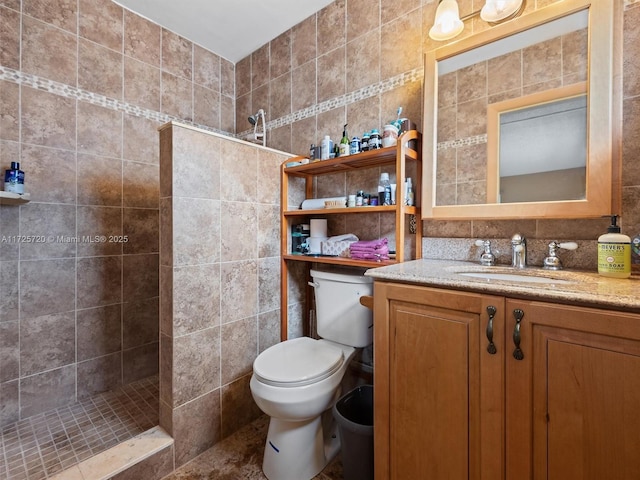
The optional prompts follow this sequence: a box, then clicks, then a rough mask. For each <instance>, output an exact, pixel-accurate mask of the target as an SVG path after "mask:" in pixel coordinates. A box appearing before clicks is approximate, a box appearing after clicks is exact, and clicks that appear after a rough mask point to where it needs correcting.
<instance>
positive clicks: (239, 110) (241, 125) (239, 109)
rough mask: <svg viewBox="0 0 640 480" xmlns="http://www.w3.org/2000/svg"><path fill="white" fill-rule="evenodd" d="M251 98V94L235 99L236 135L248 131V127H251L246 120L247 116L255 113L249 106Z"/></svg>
mask: <svg viewBox="0 0 640 480" xmlns="http://www.w3.org/2000/svg"><path fill="white" fill-rule="evenodd" d="M251 97H252V96H251V93H248V94H247V95H244V96H242V97H238V98H236V108H235V114H236V119H235V121H236V133H238V132H242V131H244V130H249V127H251V124H249V122H248V121H247V118H249V115H253V114H254V113H256V112H255V111H254V110H253V108H252V105H251Z"/></svg>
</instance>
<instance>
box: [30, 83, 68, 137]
mask: <svg viewBox="0 0 640 480" xmlns="http://www.w3.org/2000/svg"><path fill="white" fill-rule="evenodd" d="M74 82H75V80H74ZM21 103H22V112H21V119H22V122H21V123H22V141H23V142H24V143H30V144H35V145H43V146H47V147H54V148H62V149H65V150H74V149H75V148H76V101H75V100H73V99H70V98H64V97H60V96H58V95H54V94H52V93H47V92H42V91H39V90H35V89H33V88H29V87H25V86H22V87H21Z"/></svg>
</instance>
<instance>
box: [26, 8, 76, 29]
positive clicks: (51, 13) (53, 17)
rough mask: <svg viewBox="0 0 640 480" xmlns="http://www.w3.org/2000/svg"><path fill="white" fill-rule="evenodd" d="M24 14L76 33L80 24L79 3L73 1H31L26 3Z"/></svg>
mask: <svg viewBox="0 0 640 480" xmlns="http://www.w3.org/2000/svg"><path fill="white" fill-rule="evenodd" d="M23 12H24V13H25V14H27V15H29V16H31V17H34V18H37V19H38V20H42V21H43V22H45V23H49V24H51V25H54V26H56V27H60V28H62V29H63V30H67V31H68V32H71V33H74V34H75V33H76V31H77V23H78V17H77V15H78V8H77V3H76V2H75V1H72V0H56V1H53V2H48V1H45V0H30V1H26V2H24V9H23Z"/></svg>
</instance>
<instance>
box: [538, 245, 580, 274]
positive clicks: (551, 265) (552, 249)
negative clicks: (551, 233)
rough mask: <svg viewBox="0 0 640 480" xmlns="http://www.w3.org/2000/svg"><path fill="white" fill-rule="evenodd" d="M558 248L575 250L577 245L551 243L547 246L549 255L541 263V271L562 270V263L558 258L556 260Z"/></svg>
mask: <svg viewBox="0 0 640 480" xmlns="http://www.w3.org/2000/svg"><path fill="white" fill-rule="evenodd" d="M559 248H564V249H565V250H575V249H576V248H578V244H577V243H576V242H563V243H559V242H558V241H557V240H554V241H553V242H551V243H550V244H549V253H548V254H547V256H546V257H545V259H544V261H543V262H542V268H543V269H545V270H562V262H561V261H560V258H558V252H557V250H558V249H559Z"/></svg>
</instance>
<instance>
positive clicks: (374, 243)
mask: <svg viewBox="0 0 640 480" xmlns="http://www.w3.org/2000/svg"><path fill="white" fill-rule="evenodd" d="M388 243H389V240H387V238H386V237H385V238H379V239H377V240H359V241H357V242H354V243H352V244H351V248H354V247H355V248H356V249H358V248H361V247H366V248H380V247H382V246H384V245H387V244H388Z"/></svg>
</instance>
